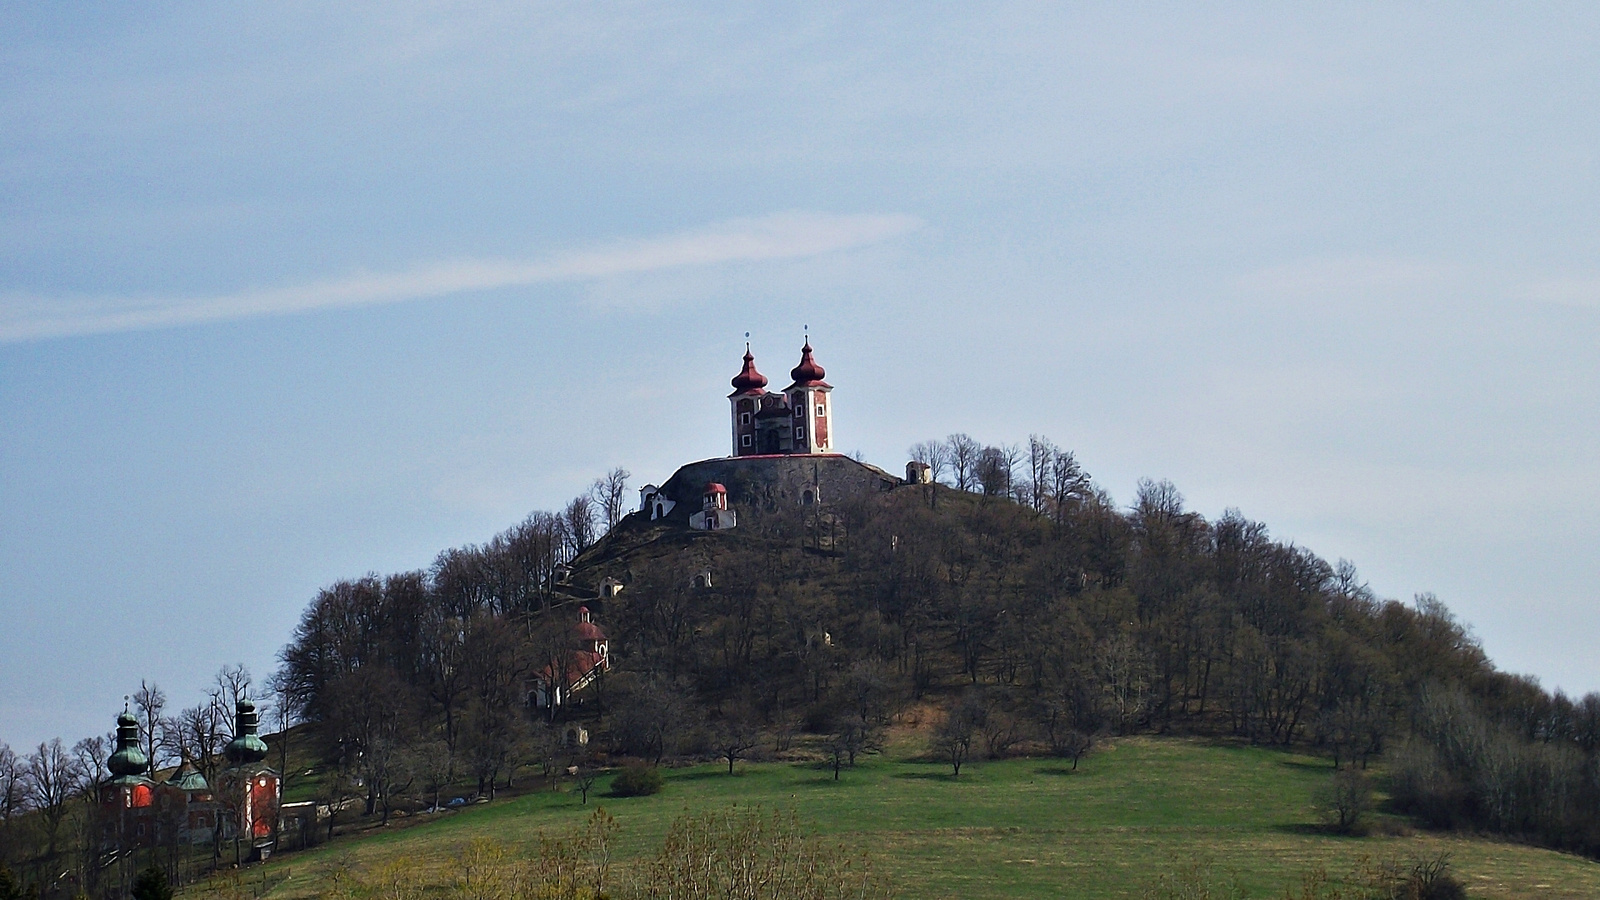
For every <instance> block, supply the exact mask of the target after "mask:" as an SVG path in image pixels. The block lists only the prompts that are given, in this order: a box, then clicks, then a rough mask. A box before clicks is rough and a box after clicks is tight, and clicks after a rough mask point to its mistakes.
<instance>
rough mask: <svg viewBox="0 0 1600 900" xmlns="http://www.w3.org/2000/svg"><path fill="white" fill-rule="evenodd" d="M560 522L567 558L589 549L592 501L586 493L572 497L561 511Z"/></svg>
mask: <svg viewBox="0 0 1600 900" xmlns="http://www.w3.org/2000/svg"><path fill="white" fill-rule="evenodd" d="M561 524H562V525H563V526H564V527H563V531H564V532H565V534H564V535H563V536H564V537H565V538H566V545H567V546H566V549H567V554H566V555H567V558H568V559H571V558H573V557H575V556H577V555H578V554H580V553H582V552H583V551H585V550H587V549H589V545H591V544H593V543H594V538H595V534H594V528H595V521H594V501H593V500H590V499H589V495H588V494H579V495H578V496H576V497H573V498H572V502H571V503H568V504H567V508H566V509H565V510H563V511H562V513H561Z"/></svg>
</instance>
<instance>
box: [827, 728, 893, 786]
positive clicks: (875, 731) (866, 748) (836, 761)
mask: <svg viewBox="0 0 1600 900" xmlns="http://www.w3.org/2000/svg"><path fill="white" fill-rule="evenodd" d="M826 746H827V750H828V759H829V765H830V766H831V767H832V768H833V780H834V781H838V780H839V770H840V769H841V768H843V767H844V766H850V767H852V768H854V767H855V764H856V757H858V756H860V755H862V754H863V753H873V752H876V751H878V750H881V749H883V728H882V726H878V725H872V724H869V723H868V722H865V721H863V720H862V719H860V718H859V717H857V716H853V715H847V716H844V717H843V718H841V719H840V720H839V721H838V722H836V723H835V724H834V726H833V730H832V732H831V733H830V734H829V735H828V743H827V745H826Z"/></svg>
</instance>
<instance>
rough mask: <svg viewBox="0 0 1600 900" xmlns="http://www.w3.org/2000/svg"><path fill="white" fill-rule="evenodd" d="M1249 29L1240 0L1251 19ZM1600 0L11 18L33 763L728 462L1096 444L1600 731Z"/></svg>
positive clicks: (7, 389)
mask: <svg viewBox="0 0 1600 900" xmlns="http://www.w3.org/2000/svg"><path fill="white" fill-rule="evenodd" d="M1202 7H1203V8H1202ZM1597 38H1600V7H1596V6H1594V5H1593V4H1559V3H1552V4H1539V5H1538V6H1536V7H1533V6H1527V5H1519V4H1509V5H1508V4H1475V3H1455V4H1393V3H1373V4H1361V3H1346V4H1316V5H1313V4H1255V5H1251V4H1204V5H1196V4H1128V3H1108V4H1099V5H1095V4H1076V5H1070V6H1069V5H1066V4H1043V3H1041V4H1027V3H1018V4H1007V3H993V4H990V3H976V4H886V3H871V4H861V5H851V4H838V5H829V6H826V7H824V6H822V5H819V4H750V3H737V4H733V3H730V4H719V3H695V4H687V5H676V4H670V3H638V4H628V3H616V4H605V3H550V4H526V3H514V4H503V5H501V4H494V3H482V4H471V5H457V4H426V3H407V2H385V3H382V4H359V3H348V4H336V5H334V6H333V7H331V8H330V7H328V6H325V5H309V4H307V5H302V4H298V3H292V2H285V3H277V4H267V5H257V6H253V7H252V6H242V5H237V4H199V3H194V4H177V3H174V4H160V3H153V4H138V5H127V4H113V3H98V4H97V3H83V4H8V5H5V6H4V7H0V741H4V742H7V743H9V744H11V745H12V746H13V747H15V748H22V749H26V748H29V747H32V746H36V745H37V744H38V742H40V741H42V740H46V739H48V738H51V737H55V736H60V737H62V738H63V739H64V740H66V741H67V742H68V743H71V742H73V741H75V740H77V739H78V738H80V737H84V736H87V735H92V734H101V733H104V732H105V731H107V730H108V729H109V728H110V727H111V726H112V724H113V719H114V717H115V715H116V713H118V712H120V711H121V708H122V702H123V697H124V696H125V695H127V694H130V693H132V692H133V691H134V690H136V689H137V688H138V687H139V684H140V682H141V680H147V681H151V682H154V683H156V684H159V685H160V686H161V687H162V688H163V690H164V691H165V692H166V694H167V696H168V698H169V704H170V708H171V709H173V710H176V709H180V708H182V707H184V706H191V705H194V704H196V703H198V702H200V700H201V696H202V691H203V689H204V687H205V685H206V684H207V683H208V682H209V681H210V680H211V678H212V676H213V675H214V673H215V672H216V671H217V670H218V669H220V668H221V667H223V666H225V665H229V664H234V663H243V664H245V665H246V666H248V667H249V669H250V670H251V671H252V672H253V673H254V674H255V675H256V677H257V679H258V680H263V679H265V677H266V676H267V675H268V674H270V673H271V671H272V670H273V668H274V666H275V659H276V654H277V652H278V651H279V649H280V648H281V647H282V646H283V645H284V644H285V643H286V642H287V640H288V639H289V637H290V635H291V632H292V629H293V628H294V625H295V623H296V622H297V620H298V618H299V616H300V614H301V612H302V610H303V609H304V608H305V606H306V605H307V603H309V602H310V600H311V599H312V598H313V597H314V596H315V595H316V592H317V591H318V590H319V589H320V588H321V587H323V586H326V585H328V584H331V583H332V582H334V581H336V580H339V579H342V578H352V577H360V576H362V575H364V574H366V573H369V572H377V573H389V572H398V571H406V570H412V569H419V568H425V567H427V566H428V565H429V564H430V563H431V562H432V560H433V559H434V557H435V556H436V555H437V554H438V553H439V552H440V551H441V550H444V549H446V548H450V547H457V546H462V545H465V544H470V543H479V542H482V541H485V540H487V539H489V538H490V537H491V536H493V535H494V534H495V533H497V532H499V531H502V530H504V529H505V528H507V527H509V526H511V525H513V524H515V523H516V522H517V521H519V520H520V519H522V518H523V517H524V516H526V515H527V514H528V513H529V512H531V511H533V510H536V509H551V508H556V507H559V506H560V505H562V504H564V503H565V501H566V500H568V499H569V498H571V497H572V496H573V495H575V494H577V493H578V492H580V491H582V490H584V489H585V487H586V486H587V485H588V484H589V483H590V482H591V481H592V480H593V479H594V478H596V477H597V476H599V475H601V474H603V473H604V472H605V471H606V470H609V469H611V468H613V467H617V466H621V467H624V468H626V469H627V470H629V471H630V472H631V473H632V474H633V484H634V485H636V486H637V485H642V484H644V483H646V482H652V481H653V482H657V483H659V482H660V481H662V480H663V479H665V478H666V477H667V476H668V475H670V474H671V473H672V471H673V470H674V469H675V468H676V467H677V466H678V465H680V464H682V463H684V462H688V461H691V460H696V459H701V458H705V457H710V456H717V455H722V454H725V453H727V452H728V447H727V443H728V436H727V435H728V426H727V421H726V418H725V417H726V415H727V407H726V405H725V404H726V401H725V400H724V397H725V396H726V394H727V393H728V391H729V390H730V388H729V387H728V380H729V379H730V378H732V377H733V376H734V375H735V374H737V372H738V371H739V357H740V355H741V354H742V353H743V350H744V340H745V337H744V336H745V333H746V332H749V333H750V340H751V343H752V345H753V349H754V352H755V354H756V360H757V364H758V365H759V366H760V367H761V368H762V370H763V371H764V372H765V373H766V374H767V375H768V376H769V377H772V378H781V377H782V375H783V373H785V372H786V371H787V370H788V368H790V367H791V366H793V365H794V364H795V363H796V362H797V361H798V355H799V345H800V343H801V340H802V335H803V334H804V332H805V329H806V328H807V327H808V326H809V330H810V335H811V341H812V343H813V344H814V346H815V347H816V353H817V360H818V361H819V362H820V363H821V364H822V365H823V366H825V367H826V368H827V371H828V379H829V381H830V382H831V383H832V384H833V385H835V388H836V389H835V392H834V402H835V407H836V409H835V413H836V427H837V430H838V431H837V437H838V443H839V445H840V448H841V449H842V450H844V451H846V452H858V451H859V452H860V453H861V454H862V455H863V457H864V458H865V459H866V460H868V461H869V462H873V463H876V464H878V465H880V466H883V467H884V468H887V469H890V470H891V471H893V470H896V469H898V468H899V467H900V466H901V465H903V463H904V461H905V459H906V450H907V448H908V447H909V446H910V445H911V444H912V443H914V442H917V441H921V440H926V439H929V438H938V437H942V436H945V435H948V434H950V433H952V432H957V431H963V432H967V433H970V434H972V435H973V436H975V437H977V438H978V439H980V440H983V441H986V442H992V443H999V442H1007V443H1011V442H1022V441H1025V440H1026V439H1027V437H1028V435H1029V434H1033V433H1037V434H1041V435H1045V436H1047V437H1049V438H1050V439H1052V440H1054V441H1055V442H1056V443H1058V444H1060V445H1062V446H1064V447H1066V448H1069V449H1071V450H1073V451H1075V452H1076V454H1077V456H1078V458H1079V460H1080V461H1081V463H1082V464H1083V466H1084V468H1085V469H1086V470H1087V471H1088V472H1089V473H1090V474H1091V475H1092V476H1093V477H1094V478H1095V480H1096V481H1097V482H1098V483H1099V484H1100V485H1101V486H1102V487H1104V488H1105V489H1106V490H1107V491H1109V492H1110V493H1111V495H1112V496H1113V497H1114V498H1115V499H1116V500H1117V501H1118V502H1119V503H1121V504H1127V503H1129V502H1130V501H1131V500H1132V499H1133V496H1134V490H1135V485H1136V484H1137V482H1138V480H1139V479H1140V478H1145V477H1149V478H1156V479H1161V478H1166V479H1170V480H1171V481H1172V482H1173V483H1174V484H1175V485H1176V486H1177V487H1178V489H1179V490H1180V491H1181V492H1182V493H1183V494H1184V496H1185V497H1186V498H1187V500H1188V503H1189V505H1190V507H1191V508H1193V509H1195V510H1197V511H1199V512H1200V513H1202V514H1203V515H1205V516H1207V517H1208V518H1215V517H1217V516H1220V515H1221V514H1222V513H1223V511H1224V510H1225V509H1228V508H1230V507H1234V508H1238V509H1239V510H1241V511H1242V512H1243V513H1244V515H1246V516H1248V517H1250V518H1252V519H1256V520H1259V521H1262V522H1264V523H1265V524H1266V525H1267V526H1268V528H1269V529H1270V530H1271V533H1272V534H1273V535H1274V536H1275V537H1276V538H1277V539H1279V540H1283V541H1292V542H1294V543H1296V544H1299V545H1302V546H1306V547H1309V548H1310V549H1312V550H1313V551H1315V552H1316V553H1318V554H1319V555H1321V556H1322V557H1324V558H1325V559H1327V560H1329V561H1330V562H1332V561H1334V560H1337V559H1340V558H1346V559H1349V560H1351V561H1352V562H1354V563H1355V564H1356V566H1357V567H1358V569H1359V571H1360V572H1361V574H1362V577H1363V578H1364V579H1365V580H1366V581H1368V583H1369V584H1370V585H1371V587H1372V588H1373V589H1374V590H1375V591H1376V592H1377V593H1378V594H1379V595H1380V596H1383V597H1387V598H1395V599H1400V600H1403V601H1407V602H1409V601H1410V600H1411V599H1412V598H1413V597H1414V596H1415V595H1416V594H1418V593H1421V592H1432V593H1435V594H1437V595H1438V597H1439V598H1440V599H1442V600H1443V601H1444V602H1445V603H1446V604H1448V605H1449V607H1450V608H1451V609H1452V610H1453V611H1454V612H1455V614H1456V615H1457V616H1459V617H1460V619H1461V620H1462V621H1463V622H1465V623H1467V624H1469V625H1470V626H1471V628H1472V631H1473V633H1474V634H1475V635H1476V636H1477V637H1478V639H1479V640H1481V642H1482V643H1483V646H1484V648H1485V649H1486V650H1487V651H1488V652H1489V654H1490V655H1491V657H1492V658H1493V659H1494V660H1495V661H1496V663H1497V664H1498V665H1499V666H1500V667H1501V668H1503V669H1506V670H1509V671H1513V672H1521V673H1528V674H1531V675H1534V676H1536V677H1538V678H1539V679H1540V681H1541V683H1542V684H1544V685H1545V686H1546V687H1547V688H1550V689H1556V688H1560V689H1562V690H1565V691H1567V692H1568V693H1569V694H1582V693H1586V692H1588V691H1594V690H1600V655H1597V654H1595V653H1594V652H1593V648H1594V647H1595V646H1597V645H1600V616H1596V615H1595V609H1596V602H1595V601H1596V599H1597V593H1600V590H1597V588H1596V585H1597V584H1600V554H1597V553H1596V552H1595V549H1594V548H1595V547H1596V546H1597V544H1600V516H1597V514H1596V510H1597V508H1600V465H1597V461H1600V417H1597V416H1596V410H1597V408H1600V403H1597V401H1600V353H1597V349H1600V254H1597V252H1596V251H1597V250H1600V180H1597V179H1600V158H1597V152H1600V116H1596V115H1595V112H1594V98H1595V97H1596V96H1600V52H1597V49H1600V48H1597Z"/></svg>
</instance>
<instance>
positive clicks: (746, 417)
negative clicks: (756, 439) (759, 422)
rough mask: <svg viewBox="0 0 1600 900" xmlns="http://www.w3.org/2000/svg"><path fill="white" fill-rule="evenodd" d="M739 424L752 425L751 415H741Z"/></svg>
mask: <svg viewBox="0 0 1600 900" xmlns="http://www.w3.org/2000/svg"><path fill="white" fill-rule="evenodd" d="M739 424H740V425H749V424H750V414H749V413H739Z"/></svg>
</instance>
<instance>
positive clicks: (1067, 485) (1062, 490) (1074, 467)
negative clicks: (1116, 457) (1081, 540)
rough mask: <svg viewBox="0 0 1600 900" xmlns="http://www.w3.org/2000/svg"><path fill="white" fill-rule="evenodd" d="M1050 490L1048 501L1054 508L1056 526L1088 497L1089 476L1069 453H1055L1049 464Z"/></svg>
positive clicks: (1063, 451)
mask: <svg viewBox="0 0 1600 900" xmlns="http://www.w3.org/2000/svg"><path fill="white" fill-rule="evenodd" d="M1050 490H1051V498H1050V499H1051V500H1052V501H1053V502H1054V506H1055V511H1054V514H1053V518H1054V519H1055V520H1056V524H1058V525H1059V524H1061V523H1063V522H1065V521H1066V517H1067V513H1068V512H1069V511H1070V510H1072V509H1073V508H1074V507H1076V506H1077V505H1078V504H1080V503H1082V502H1083V501H1084V500H1085V499H1086V498H1087V497H1088V496H1089V494H1090V491H1091V490H1092V488H1091V486H1090V484H1089V476H1088V475H1086V474H1084V471H1083V467H1081V466H1079V465H1078V459H1077V457H1075V456H1073V455H1072V453H1071V451H1068V450H1058V451H1056V454H1055V458H1054V459H1053V460H1052V461H1051V463H1050Z"/></svg>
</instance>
